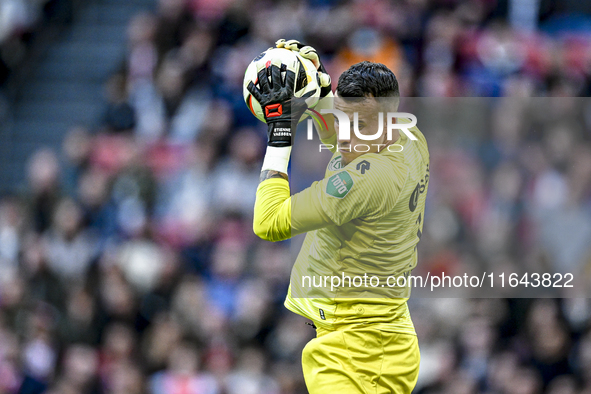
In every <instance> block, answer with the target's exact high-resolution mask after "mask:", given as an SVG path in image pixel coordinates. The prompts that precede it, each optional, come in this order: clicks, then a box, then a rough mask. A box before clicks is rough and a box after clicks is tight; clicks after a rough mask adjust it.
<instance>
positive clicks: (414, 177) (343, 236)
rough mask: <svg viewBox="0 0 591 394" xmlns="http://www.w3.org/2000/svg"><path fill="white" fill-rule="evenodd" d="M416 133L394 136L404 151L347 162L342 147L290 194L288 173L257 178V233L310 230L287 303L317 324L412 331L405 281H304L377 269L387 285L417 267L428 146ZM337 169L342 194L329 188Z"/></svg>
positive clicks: (272, 235) (269, 235)
mask: <svg viewBox="0 0 591 394" xmlns="http://www.w3.org/2000/svg"><path fill="white" fill-rule="evenodd" d="M411 132H412V134H413V135H414V136H416V137H417V138H418V140H417V141H412V140H410V139H408V137H406V135H405V134H404V133H401V136H400V138H399V139H398V141H396V143H397V144H399V145H402V146H403V147H404V149H403V151H402V152H390V151H388V150H383V151H382V152H380V153H368V154H364V155H362V156H360V157H358V158H357V159H355V160H353V161H352V162H351V163H349V164H348V165H347V166H346V167H344V168H342V167H341V166H340V154H339V153H338V152H337V153H335V154H334V155H333V158H332V160H331V161H330V162H329V165H328V167H327V169H326V173H325V178H324V179H323V180H321V181H319V182H314V183H313V184H312V185H311V186H310V187H308V188H307V189H305V190H303V191H302V192H300V193H297V194H295V195H293V196H291V197H290V192H289V183H288V182H287V181H285V180H283V179H269V180H266V181H264V182H262V183H261V184H260V185H259V188H258V191H257V200H256V204H255V212H254V231H255V233H256V234H257V235H258V236H260V237H261V238H263V239H266V240H270V241H279V240H283V239H287V238H289V237H291V236H295V235H297V234H301V233H307V234H306V237H305V240H304V243H303V245H302V248H301V250H300V252H299V254H298V257H297V259H296V262H295V264H294V267H293V269H292V275H291V280H290V288H289V291H288V295H287V298H286V300H285V306H286V307H287V308H288V309H289V310H291V311H293V312H295V313H298V314H300V315H302V316H305V317H307V318H309V319H311V320H313V321H314V323H315V324H316V326H317V327H320V328H325V329H336V328H343V327H348V326H354V325H356V324H359V323H367V324H369V323H371V324H372V327H373V328H374V329H380V330H385V331H390V332H397V333H403V334H414V333H415V331H414V327H413V325H412V320H411V318H410V314H409V313H408V308H407V305H406V301H407V299H408V296H409V295H410V289H409V288H408V287H402V288H398V287H392V288H390V287H385V288H381V287H380V288H378V289H377V290H378V291H379V293H377V294H376V292H375V289H374V290H372V291H371V292H368V291H366V290H358V289H356V288H354V287H345V288H343V287H341V288H338V289H336V290H335V291H333V290H332V289H331V288H330V286H329V287H324V286H321V287H310V286H307V287H306V286H305V282H304V281H303V278H304V277H325V276H341V274H343V273H346V275H348V276H359V277H362V276H363V275H364V274H367V275H370V276H377V277H378V278H379V279H380V283H382V284H384V283H386V280H387V278H388V277H400V276H406V275H408V274H409V273H410V272H411V271H412V269H413V268H414V267H415V266H416V264H417V252H416V245H417V243H418V242H419V238H420V234H421V233H422V230H423V222H424V220H423V216H424V209H425V198H426V194H427V187H428V178H429V152H428V148H427V143H426V141H425V138H424V136H423V134H422V133H421V132H420V131H419V130H418V128H416V127H414V128H412V129H411ZM362 162H366V163H365V164H366V165H365V166H364V165H362V164H363V163H362ZM368 165H369V168H368ZM337 175H338V176H339V177H340V178H342V179H345V180H346V181H347V182H348V185H347V186H348V191H347V192H346V193H345V194H344V195H342V196H335V195H333V194H331V193H330V192H329V190H330V186H331V183H330V182H332V181H333V180H334V176H337ZM370 290H371V289H370Z"/></svg>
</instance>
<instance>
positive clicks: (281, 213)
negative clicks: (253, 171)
mask: <svg viewBox="0 0 591 394" xmlns="http://www.w3.org/2000/svg"><path fill="white" fill-rule="evenodd" d="M252 227H253V231H254V233H255V234H256V235H258V236H259V237H260V238H262V239H264V240H267V241H273V242H277V241H282V240H284V239H288V238H291V198H290V197H289V182H287V181H286V180H285V179H281V178H271V179H267V180H265V181H263V182H261V184H260V185H259V187H258V189H257V197H256V202H255V205H254V220H253V226H252Z"/></svg>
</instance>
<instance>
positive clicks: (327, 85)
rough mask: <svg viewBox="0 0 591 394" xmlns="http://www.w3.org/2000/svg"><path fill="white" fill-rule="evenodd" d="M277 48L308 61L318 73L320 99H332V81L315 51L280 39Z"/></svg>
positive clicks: (309, 47) (294, 42) (291, 41)
mask: <svg viewBox="0 0 591 394" xmlns="http://www.w3.org/2000/svg"><path fill="white" fill-rule="evenodd" d="M275 45H276V46H277V48H285V49H289V50H290V51H294V52H298V53H299V55H300V56H301V57H303V58H304V59H308V60H310V61H311V62H312V63H313V64H314V66H315V67H316V71H317V73H318V85H319V86H320V98H325V97H332V81H331V78H330V75H328V73H327V72H326V68H324V65H323V64H322V62H321V61H320V58H319V57H318V53H317V52H316V49H314V48H312V47H311V46H308V45H304V44H302V43H300V42H299V41H298V40H285V39H283V38H282V39H280V40H277V41H276V42H275Z"/></svg>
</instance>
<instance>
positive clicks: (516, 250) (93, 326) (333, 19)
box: [0, 0, 591, 394]
mask: <svg viewBox="0 0 591 394" xmlns="http://www.w3.org/2000/svg"><path fill="white" fill-rule="evenodd" d="M278 38H297V39H300V40H301V41H302V42H305V43H307V44H310V45H313V46H315V47H316V48H317V50H318V52H319V53H320V54H322V59H323V61H324V63H325V65H326V67H327V69H328V70H329V72H330V73H331V75H332V76H333V80H334V81H335V83H336V81H337V79H338V76H339V75H340V73H341V72H342V71H343V70H344V69H346V68H347V67H348V66H349V65H351V64H353V63H355V62H358V61H360V60H372V61H378V62H382V63H384V64H386V65H387V66H389V67H390V68H391V69H392V70H394V71H395V73H396V74H397V76H398V78H399V80H400V85H401V91H402V95H403V96H419V97H433V96H436V97H453V96H459V97H462V96H464V97H465V96H481V97H488V96H492V97H500V98H499V99H498V100H499V102H500V103H501V104H500V106H501V107H503V105H504V109H505V110H506V111H498V113H496V115H495V116H493V117H492V118H491V119H490V122H489V123H488V124H487V125H486V127H482V128H481V127H472V128H468V129H467V130H468V131H467V132H466V131H464V134H463V135H464V136H469V137H470V138H462V139H461V140H462V141H464V143H459V142H458V143H452V142H454V141H456V139H454V136H453V135H443V136H442V135H441V133H439V134H437V133H436V130H435V127H426V128H425V127H423V128H422V129H423V132H424V133H425V134H426V136H427V138H428V140H429V142H430V149H431V155H432V166H431V181H432V184H431V186H430V191H429V193H430V194H429V199H428V205H427V212H426V225H425V232H424V234H425V237H424V239H423V241H422V242H421V244H420V263H419V267H425V269H426V267H428V268H429V269H432V270H436V269H441V270H444V269H445V270H447V269H452V268H453V267H458V266H460V267H466V266H469V265H470V264H472V263H475V264H489V265H491V266H495V265H498V266H506V267H512V266H515V265H520V264H521V266H525V267H539V266H545V267H546V268H547V269H548V270H549V271H551V272H556V271H559V272H575V273H576V274H577V275H578V276H582V277H584V276H585V275H588V274H589V272H590V269H589V268H591V267H590V256H591V255H590V253H589V252H590V249H589V246H590V245H591V145H590V137H591V134H590V132H589V130H590V126H589V122H590V121H591V115H589V113H590V111H589V110H588V106H585V105H582V106H577V105H575V104H573V101H572V99H569V98H572V97H576V96H588V95H589V93H590V92H591V3H589V2H585V1H576V0H570V1H569V0H564V1H557V0H514V1H503V0H499V1H495V0H471V1H460V0H406V1H385V0H367V1H361V0H360V1H334V0H309V1H260V0H253V1H245V0H217V1H216V0H159V1H153V0H126V1H121V0H119V1H118V0H0V84H1V85H0V191H1V194H0V393H2V394H4V393H7V394H8V393H10V394H12V393H23V394H24V393H31V394H35V393H50V394H86V393H90V394H102V393H105V394H142V393H146V394H147V393H154V394H187V393H188V394H201V393H207V394H209V393H212V394H213V393H226V394H234V393H240V394H251V393H252V394H255V393H256V394H275V393H283V394H300V393H306V389H305V386H304V383H303V378H302V373H301V367H300V356H301V349H302V348H303V346H304V345H305V343H306V342H307V341H308V340H309V339H310V338H312V337H313V336H314V330H313V329H312V328H311V327H309V326H307V325H305V320H304V319H303V318H300V317H298V316H296V315H294V314H291V313H290V312H288V311H287V310H285V309H284V308H283V305H282V304H283V299H284V296H285V292H286V289H287V285H288V278H289V272H290V269H291V263H292V262H291V259H290V255H289V244H288V243H279V244H271V243H268V242H263V241H260V240H258V239H257V238H256V237H255V236H254V234H253V233H252V230H251V216H252V207H253V204H254V197H255V191H256V187H257V184H258V174H259V169H260V162H261V159H262V154H263V152H264V144H265V127H264V125H262V124H261V123H260V122H258V121H257V120H256V119H255V118H254V117H253V116H252V115H251V114H250V113H249V111H248V109H247V108H246V106H245V105H244V103H243V100H242V78H243V73H244V70H245V69H246V66H247V65H248V63H249V62H250V61H251V60H252V59H253V58H254V57H255V56H256V55H257V54H259V53H260V52H261V51H262V50H264V49H266V48H268V47H269V46H271V45H272V44H273V42H274V41H275V40H276V39H278ZM530 96H546V97H548V100H547V101H546V103H548V104H549V106H550V107H549V111H548V112H547V113H546V112H544V111H543V110H542V111H541V113H540V114H538V115H539V116H541V119H542V120H544V115H548V114H549V116H550V117H552V119H564V118H563V117H560V116H558V115H565V116H566V117H567V118H568V117H569V116H570V115H569V114H572V113H574V112H569V109H573V108H575V107H576V108H579V109H578V110H577V111H578V112H576V116H577V117H576V118H575V121H574V122H571V123H566V124H564V123H551V124H550V125H549V126H542V125H541V123H535V122H534V123H529V124H528V125H527V127H526V126H524V125H523V124H521V123H520V122H519V121H520V120H522V119H524V118H523V116H525V115H527V114H528V112H527V111H525V112H523V109H524V107H523V106H519V105H514V104H515V103H516V102H517V103H519V101H514V100H517V99H519V98H527V97H530ZM505 98H506V99H505ZM554 98H557V99H556V100H555V101H552V100H553V99H554ZM503 100H507V101H503ZM577 102H578V101H577ZM554 109H556V110H557V111H558V112H556V111H553V110H554ZM561 109H563V111H562V112H561ZM556 114H558V115H557V116H556V117H553V116H554V115H556ZM419 119H420V118H419ZM571 120H572V119H571ZM542 123H543V122H542ZM544 124H545V123H544ZM419 127H421V124H420V121H419ZM465 130H466V129H465ZM430 131H431V132H432V133H433V134H432V135H431V136H430ZM457 141H459V139H458V140H457ZM410 306H411V311H412V314H413V319H414V321H415V325H416V328H417V332H418V335H419V340H420V344H421V350H422V360H421V362H422V365H421V373H420V377H419V382H418V385H417V388H416V390H415V392H416V393H426V394H427V393H429V394H430V393H454V394H463V393H499V394H501V393H503V394H504V393H507V394H534V393H547V394H571V393H573V394H575V393H576V394H583V393H585V394H589V393H591V328H590V322H591V320H590V316H591V303H589V301H588V299H586V298H574V297H572V295H571V297H570V298H564V299H474V300H469V299H413V300H411V304H410Z"/></svg>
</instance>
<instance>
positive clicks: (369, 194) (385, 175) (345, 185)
mask: <svg viewBox="0 0 591 394" xmlns="http://www.w3.org/2000/svg"><path fill="white" fill-rule="evenodd" d="M407 177H408V171H407V170H406V169H405V168H404V167H400V168H396V167H394V168H393V167H392V166H391V165H384V163H383V161H381V160H377V159H376V160H371V159H363V158H358V159H356V160H354V161H353V162H351V163H350V164H349V165H348V166H347V167H346V168H345V169H343V170H342V171H339V172H337V173H335V174H333V175H331V176H329V177H326V178H324V179H323V180H321V181H318V182H314V183H313V184H312V185H311V186H310V187H308V188H306V189H304V190H303V191H301V192H300V193H297V194H295V195H293V196H290V190H289V183H288V182H287V181H286V180H284V179H268V180H266V181H263V182H261V184H260V185H259V187H258V189H257V198H256V202H255V209H254V220H253V230H254V232H255V234H256V235H258V236H259V237H260V238H262V239H265V240H268V241H281V240H284V239H288V238H291V237H292V236H294V235H297V234H301V233H305V232H308V231H313V230H317V229H320V228H323V227H327V226H331V225H336V226H340V225H343V224H345V223H348V222H350V221H351V220H354V219H357V218H361V217H363V218H368V219H371V218H379V217H380V216H383V215H385V214H387V213H388V212H390V210H391V209H392V207H394V205H395V204H396V201H397V200H398V196H399V195H400V191H401V190H402V188H403V186H404V183H405V182H406V179H407Z"/></svg>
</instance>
